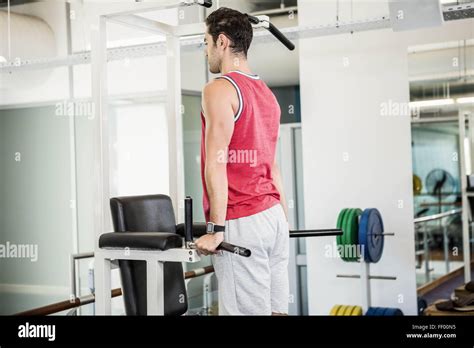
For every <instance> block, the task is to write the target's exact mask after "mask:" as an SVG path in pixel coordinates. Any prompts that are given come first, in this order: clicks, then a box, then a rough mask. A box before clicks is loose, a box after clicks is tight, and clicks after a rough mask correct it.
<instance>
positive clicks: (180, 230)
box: [176, 222, 206, 238]
mask: <svg viewBox="0 0 474 348" xmlns="http://www.w3.org/2000/svg"><path fill="white" fill-rule="evenodd" d="M176 233H177V234H179V235H180V236H181V237H184V224H179V225H176ZM205 234H206V224H205V223H204V222H196V223H194V224H193V237H198V238H199V237H202V236H204V235H205Z"/></svg>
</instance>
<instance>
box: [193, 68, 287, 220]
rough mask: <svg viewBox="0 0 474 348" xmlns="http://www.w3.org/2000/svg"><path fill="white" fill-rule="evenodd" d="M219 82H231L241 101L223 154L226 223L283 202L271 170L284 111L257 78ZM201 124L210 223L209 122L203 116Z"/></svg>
mask: <svg viewBox="0 0 474 348" xmlns="http://www.w3.org/2000/svg"><path fill="white" fill-rule="evenodd" d="M219 78H220V79H226V80H227V81H229V83H231V84H232V85H233V86H234V88H235V90H236V91H237V95H238V98H239V109H238V111H237V113H236V115H235V117H234V122H235V124H234V133H233V134H232V138H231V141H230V144H229V148H228V149H227V153H224V151H223V153H222V154H220V155H221V156H224V157H223V159H224V160H227V179H228V203H227V216H226V220H234V219H238V218H241V217H245V216H250V215H254V214H257V213H259V212H262V211H264V210H266V209H269V208H271V207H273V206H274V205H276V204H278V203H279V202H280V194H279V192H278V190H277V188H276V186H275V185H274V184H273V178H272V166H273V162H274V160H275V151H276V144H277V141H278V132H279V128H280V116H281V110H280V106H279V105H278V102H277V100H276V98H275V96H274V94H273V93H272V91H271V90H270V89H269V88H268V86H267V85H266V84H265V83H264V82H263V81H262V80H260V78H259V77H258V76H255V75H248V74H244V73H242V72H238V71H234V72H230V73H228V74H226V75H223V76H221V77H219ZM201 120H202V137H201V178H202V184H203V189H204V192H203V205H204V214H205V216H206V221H209V212H210V205H209V197H208V194H207V187H206V180H205V176H204V169H205V165H206V151H205V134H206V121H205V118H204V115H203V114H202V113H201Z"/></svg>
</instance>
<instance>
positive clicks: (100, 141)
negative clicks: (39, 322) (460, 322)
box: [91, 16, 111, 315]
mask: <svg viewBox="0 0 474 348" xmlns="http://www.w3.org/2000/svg"><path fill="white" fill-rule="evenodd" d="M106 24H107V23H106V19H105V17H102V16H100V17H99V18H98V21H97V22H96V25H95V26H93V28H92V42H91V74H92V76H91V80H92V100H93V102H94V117H93V122H94V184H95V189H94V203H95V207H94V234H95V237H96V245H95V251H96V260H95V267H96V271H95V277H96V284H97V289H96V299H97V300H96V304H95V306H96V310H97V313H98V314H102V315H103V314H110V313H111V308H110V305H111V304H110V276H111V275H110V261H108V260H105V261H104V260H103V259H101V258H100V248H99V245H98V242H99V237H100V235H101V234H102V233H104V231H107V228H106V226H107V220H106V218H105V216H106V214H107V212H108V199H109V194H108V191H109V179H108V177H109V173H108V170H109V166H108V156H109V151H108V145H109V144H108V137H107V133H108V128H107V124H108V123H107V31H106Z"/></svg>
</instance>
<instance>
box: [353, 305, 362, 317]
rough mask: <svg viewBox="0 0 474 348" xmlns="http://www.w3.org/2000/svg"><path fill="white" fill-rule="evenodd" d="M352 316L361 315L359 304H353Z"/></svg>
mask: <svg viewBox="0 0 474 348" xmlns="http://www.w3.org/2000/svg"><path fill="white" fill-rule="evenodd" d="M351 315H352V316H360V315H362V307H361V306H354V309H353V310H352V313H351Z"/></svg>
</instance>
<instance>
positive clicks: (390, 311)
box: [383, 308, 403, 317]
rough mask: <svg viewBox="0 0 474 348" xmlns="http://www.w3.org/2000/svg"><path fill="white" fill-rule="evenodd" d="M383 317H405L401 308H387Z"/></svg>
mask: <svg viewBox="0 0 474 348" xmlns="http://www.w3.org/2000/svg"><path fill="white" fill-rule="evenodd" d="M383 315H384V316H385V317H394V316H403V312H402V311H401V310H400V309H399V308H385V311H384V313H383Z"/></svg>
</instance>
